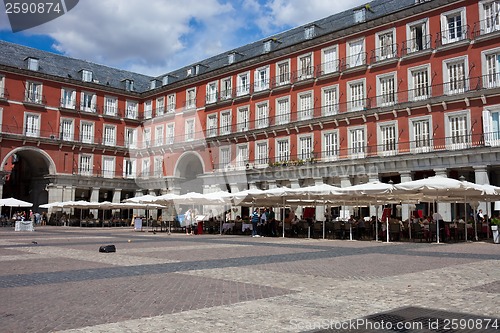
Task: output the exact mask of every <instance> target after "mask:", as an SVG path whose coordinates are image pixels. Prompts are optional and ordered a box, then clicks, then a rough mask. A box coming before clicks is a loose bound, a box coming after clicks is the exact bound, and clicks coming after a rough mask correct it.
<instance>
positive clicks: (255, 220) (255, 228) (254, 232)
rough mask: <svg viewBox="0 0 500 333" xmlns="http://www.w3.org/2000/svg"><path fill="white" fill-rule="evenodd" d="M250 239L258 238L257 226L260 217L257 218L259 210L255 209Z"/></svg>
mask: <svg viewBox="0 0 500 333" xmlns="http://www.w3.org/2000/svg"><path fill="white" fill-rule="evenodd" d="M251 221H252V237H259V235H258V234H257V226H258V224H259V222H260V216H259V209H258V208H255V210H254V211H253V213H252V219H251Z"/></svg>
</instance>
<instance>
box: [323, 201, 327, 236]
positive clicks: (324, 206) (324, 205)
mask: <svg viewBox="0 0 500 333" xmlns="http://www.w3.org/2000/svg"><path fill="white" fill-rule="evenodd" d="M323 209H324V210H325V214H323V216H324V217H323V239H325V223H326V221H325V220H326V209H327V208H326V202H325V200H323Z"/></svg>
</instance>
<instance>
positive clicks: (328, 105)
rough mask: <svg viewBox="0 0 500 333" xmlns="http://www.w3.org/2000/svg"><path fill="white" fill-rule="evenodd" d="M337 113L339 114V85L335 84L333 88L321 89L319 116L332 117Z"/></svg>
mask: <svg viewBox="0 0 500 333" xmlns="http://www.w3.org/2000/svg"><path fill="white" fill-rule="evenodd" d="M329 95H333V96H329ZM331 97H333V98H331ZM338 112H339V85H338V84H335V85H333V86H328V87H323V88H321V115H323V116H333V115H336V114H337V113H338Z"/></svg>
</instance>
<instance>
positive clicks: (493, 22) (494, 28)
mask: <svg viewBox="0 0 500 333" xmlns="http://www.w3.org/2000/svg"><path fill="white" fill-rule="evenodd" d="M499 35H500V18H499V17H498V15H496V16H495V17H490V18H487V19H485V20H481V21H477V22H476V23H474V27H473V28H472V38H474V40H477V41H486V40H490V39H495V38H498V36H499Z"/></svg>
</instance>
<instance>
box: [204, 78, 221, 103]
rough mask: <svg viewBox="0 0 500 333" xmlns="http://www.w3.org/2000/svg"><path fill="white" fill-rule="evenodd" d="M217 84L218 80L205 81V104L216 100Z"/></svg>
mask: <svg viewBox="0 0 500 333" xmlns="http://www.w3.org/2000/svg"><path fill="white" fill-rule="evenodd" d="M218 86H219V81H212V82H209V83H207V87H206V90H207V97H206V101H207V104H212V103H216V102H217V98H218Z"/></svg>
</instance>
